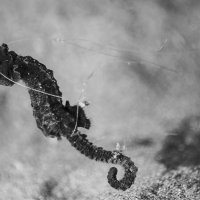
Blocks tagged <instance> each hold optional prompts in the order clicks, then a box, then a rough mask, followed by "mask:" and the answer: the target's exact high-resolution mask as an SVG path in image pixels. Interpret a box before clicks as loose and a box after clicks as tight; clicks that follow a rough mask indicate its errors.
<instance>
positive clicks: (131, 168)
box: [0, 44, 138, 190]
mask: <svg viewBox="0 0 200 200" xmlns="http://www.w3.org/2000/svg"><path fill="white" fill-rule="evenodd" d="M0 72H1V73H3V74H4V75H5V76H6V77H8V78H10V79H11V80H13V81H15V82H17V81H19V80H22V81H23V82H24V83H25V84H26V86H28V87H30V88H34V89H37V90H40V91H43V92H46V93H50V94H53V95H57V96H62V93H61V92H60V90H59V87H58V85H57V81H56V79H55V78H54V76H53V71H52V70H49V69H47V68H46V67H45V65H43V64H41V63H39V62H38V61H37V60H35V59H33V58H32V57H30V56H19V55H17V54H16V53H15V52H13V51H8V46H7V45H6V44H2V46H0ZM13 84H14V83H13V82H11V81H9V80H7V79H6V78H4V77H3V76H1V75H0V85H4V86H12V85H13ZM28 92H29V94H30V99H31V106H32V107H33V115H34V117H35V119H36V123H37V126H38V128H39V129H41V131H42V132H43V134H44V135H45V136H49V137H56V138H57V139H61V138H62V137H65V138H67V139H68V141H69V142H70V143H71V145H72V146H74V147H75V148H76V149H77V150H78V151H79V152H80V153H82V154H84V155H85V156H87V157H89V158H90V159H93V160H96V161H102V162H107V163H112V164H119V165H121V166H123V167H124V170H125V174H124V177H123V178H122V179H121V180H117V177H116V175H117V169H116V168H115V167H112V168H111V169H110V170H109V172H108V176H107V178H108V183H109V184H110V185H111V186H112V187H113V188H115V189H121V190H126V189H128V188H130V187H131V185H132V184H133V183H134V180H135V177H136V172H137V170H138V169H137V167H136V166H135V165H134V163H133V162H132V161H131V159H130V158H129V157H127V156H125V155H123V154H122V153H120V152H118V151H106V150H104V149H103V148H102V147H97V146H95V145H94V144H92V143H91V142H89V141H88V139H87V136H86V135H85V134H81V133H80V131H79V130H78V127H83V128H86V129H89V128H90V120H89V119H88V118H87V117H86V115H85V112H84V110H83V109H82V108H81V107H77V106H70V104H69V102H68V101H67V102H66V105H65V106H64V105H63V104H62V99H61V98H58V97H53V96H50V95H47V94H43V93H40V92H37V91H33V90H30V89H29V90H28ZM77 109H78V110H79V112H78V113H79V114H78V118H77ZM75 127H76V129H75V134H74V128H75Z"/></svg>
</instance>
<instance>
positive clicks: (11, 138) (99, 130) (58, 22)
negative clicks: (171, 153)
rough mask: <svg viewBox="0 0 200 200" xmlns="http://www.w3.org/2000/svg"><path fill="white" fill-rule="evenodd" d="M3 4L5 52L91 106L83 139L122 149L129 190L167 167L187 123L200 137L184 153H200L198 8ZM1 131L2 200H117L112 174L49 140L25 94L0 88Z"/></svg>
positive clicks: (187, 4)
mask: <svg viewBox="0 0 200 200" xmlns="http://www.w3.org/2000/svg"><path fill="white" fill-rule="evenodd" d="M0 3H1V7H0V27H1V28H0V41H1V43H7V44H8V46H9V48H10V50H14V51H16V53H18V54H20V55H23V56H25V55H30V56H32V57H33V58H35V59H37V60H38V61H40V62H41V63H43V64H45V65H46V66H47V68H49V69H52V70H53V71H54V76H55V78H56V79H57V81H58V84H59V86H60V90H61V91H62V93H63V99H65V100H69V101H70V103H71V104H76V103H77V102H78V100H79V98H80V96H81V97H84V98H85V99H86V100H87V101H88V102H90V106H89V107H87V108H86V113H87V116H88V117H89V118H90V119H91V121H92V127H91V129H90V130H89V131H84V132H85V133H86V134H87V135H88V137H89V139H90V140H91V141H92V142H94V143H95V144H97V145H99V146H102V147H104V148H106V149H108V150H114V149H115V146H116V143H119V144H120V145H121V146H125V147H126V149H125V151H124V153H125V154H126V155H128V156H130V157H131V158H132V159H133V161H134V162H135V164H136V166H138V167H139V171H138V174H137V180H136V184H135V185H134V186H133V187H137V186H138V187H139V185H140V184H142V183H143V181H144V180H145V179H146V178H147V177H150V176H154V175H155V173H157V172H159V171H163V170H164V169H165V167H168V165H166V162H164V161H163V160H165V158H163V157H162V156H163V155H164V154H162V155H159V156H156V155H157V153H158V152H159V151H161V149H162V147H163V143H165V140H166V137H169V136H170V135H173V134H174V133H172V132H171V130H173V129H175V128H176V127H178V126H179V124H180V122H181V121H182V120H183V119H184V120H185V119H188V120H186V123H188V124H190V122H191V119H192V123H193V124H192V125H191V124H190V125H188V126H189V127H190V129H192V130H193V129H195V131H196V132H194V131H192V133H191V134H190V135H189V136H188V135H187V137H186V136H184V141H182V143H181V144H183V143H184V142H185V141H186V145H188V144H189V145H192V146H194V145H196V146H195V150H194V151H195V152H196V151H197V150H198V151H199V149H198V148H199V147H198V146H200V145H199V143H200V139H199V140H196V138H199V117H196V116H198V114H199V111H200V87H199V84H200V67H199V64H200V25H199V21H200V12H199V9H200V1H198V0H190V1H189V0H181V1H180V0H166V1H164V0H163V1H162V0H149V1H146V0H123V1H122V0H115V1H114V0H101V1H98V0H84V1H81V0H59V1H56V0H48V1H47V0H43V1H39V0H31V1H24V0H18V1H14V0H10V1H3V0H0ZM191 117H192V118H191ZM194 122H195V123H194ZM182 124H183V122H182ZM184 124H185V121H184ZM193 125H194V126H193ZM180 126H182V125H180ZM0 127H1V131H0V151H1V154H0V194H1V199H15V200H16V199H37V200H39V199H41V200H42V199H58V200H68V199H95V198H98V195H99V194H101V193H103V192H104V191H108V190H110V192H112V191H113V190H114V189H112V188H110V186H109V185H108V183H107V178H106V176H107V172H108V169H109V167H110V166H109V165H107V164H102V163H97V162H95V161H91V160H89V159H88V158H85V157H84V156H82V155H81V154H79V152H77V151H76V150H75V149H74V148H73V147H71V145H70V144H69V143H68V141H66V140H65V139H63V140H62V141H56V139H51V138H45V137H44V136H43V134H42V132H41V131H40V130H39V129H38V128H37V127H36V122H35V119H34V118H33V115H32V109H31V105H30V98H29V95H28V92H27V90H26V89H24V88H22V87H19V86H17V85H15V86H13V87H12V88H8V87H3V86H1V87H0ZM191 127H192V128H191ZM191 135H192V136H191ZM178 141H179V140H178ZM198 141H199V143H198ZM168 142H169V139H168ZM166 146H167V145H165V147H166ZM176 146H177V145H176V144H175V147H176ZM166 149H167V147H166ZM166 149H165V150H163V151H164V152H165V151H166ZM182 149H183V148H182ZM167 150H168V149H167ZM155 157H157V158H156V159H155ZM184 159H185V158H184ZM194 159H196V160H195V163H197V164H199V163H200V161H199V159H198V158H194ZM158 161H161V162H158ZM169 162H170V161H169ZM163 163H164V165H163ZM180 163H182V162H178V164H180ZM188 163H189V164H190V163H192V161H191V160H190V161H189V162H188ZM195 163H194V164H195ZM178 164H177V165H178ZM182 164H183V165H185V164H184V163H182ZM119 169H120V168H119ZM120 172H121V174H120V175H121V176H122V175H123V170H120Z"/></svg>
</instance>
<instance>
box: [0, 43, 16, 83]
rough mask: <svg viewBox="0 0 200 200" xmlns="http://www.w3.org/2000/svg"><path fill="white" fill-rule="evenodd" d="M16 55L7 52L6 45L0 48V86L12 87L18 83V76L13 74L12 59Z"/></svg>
mask: <svg viewBox="0 0 200 200" xmlns="http://www.w3.org/2000/svg"><path fill="white" fill-rule="evenodd" d="M16 56H17V55H16V54H15V53H14V52H12V51H11V52H9V51H8V46H7V44H2V45H1V46H0V85H4V86H13V85H14V82H16V81H18V79H19V78H18V75H17V74H16V73H14V71H13V69H14V65H13V59H14V58H15V57H16Z"/></svg>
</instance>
